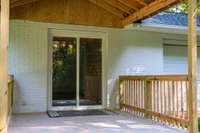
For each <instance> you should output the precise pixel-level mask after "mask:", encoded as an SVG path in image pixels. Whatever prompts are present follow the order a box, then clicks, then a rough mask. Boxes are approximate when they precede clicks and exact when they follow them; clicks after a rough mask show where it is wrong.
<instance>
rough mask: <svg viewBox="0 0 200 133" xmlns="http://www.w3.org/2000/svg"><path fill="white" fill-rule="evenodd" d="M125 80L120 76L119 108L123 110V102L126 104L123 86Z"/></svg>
mask: <svg viewBox="0 0 200 133" xmlns="http://www.w3.org/2000/svg"><path fill="white" fill-rule="evenodd" d="M123 87H124V86H123V82H122V80H121V79H120V78H119V109H120V110H121V109H122V108H123V104H124V100H123V99H124V97H123V95H124V88H123Z"/></svg>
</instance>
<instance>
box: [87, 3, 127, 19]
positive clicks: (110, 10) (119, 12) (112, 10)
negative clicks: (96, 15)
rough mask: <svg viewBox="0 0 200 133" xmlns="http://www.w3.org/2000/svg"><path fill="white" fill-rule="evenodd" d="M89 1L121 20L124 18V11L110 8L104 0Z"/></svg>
mask: <svg viewBox="0 0 200 133" xmlns="http://www.w3.org/2000/svg"><path fill="white" fill-rule="evenodd" d="M89 1H90V2H91V3H93V4H95V5H97V6H99V7H101V8H103V9H105V10H106V11H108V12H110V13H112V14H113V15H116V16H118V17H120V18H124V16H123V12H122V11H120V10H118V9H116V8H114V7H112V6H110V5H109V4H108V3H106V2H105V1H103V0H89Z"/></svg>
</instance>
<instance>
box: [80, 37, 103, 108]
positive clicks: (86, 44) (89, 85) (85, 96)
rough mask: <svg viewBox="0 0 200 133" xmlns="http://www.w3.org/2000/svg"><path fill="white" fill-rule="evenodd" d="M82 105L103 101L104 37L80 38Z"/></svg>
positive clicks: (96, 103) (99, 103)
mask: <svg viewBox="0 0 200 133" xmlns="http://www.w3.org/2000/svg"><path fill="white" fill-rule="evenodd" d="M79 71H80V78H79V79H80V80H79V84H80V90H79V97H80V105H101V103H102V78H101V77H102V39H91V38H80V67H79Z"/></svg>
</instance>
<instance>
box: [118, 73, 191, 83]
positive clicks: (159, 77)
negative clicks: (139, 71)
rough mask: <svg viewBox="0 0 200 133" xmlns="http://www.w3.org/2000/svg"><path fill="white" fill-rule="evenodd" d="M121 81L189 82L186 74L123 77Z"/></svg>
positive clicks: (120, 77)
mask: <svg viewBox="0 0 200 133" xmlns="http://www.w3.org/2000/svg"><path fill="white" fill-rule="evenodd" d="M119 79H120V80H169V81H170V80H171V81H185V80H188V75H186V74H176V75H175V74H174V75H121V76H119Z"/></svg>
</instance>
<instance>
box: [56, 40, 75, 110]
mask: <svg viewBox="0 0 200 133" xmlns="http://www.w3.org/2000/svg"><path fill="white" fill-rule="evenodd" d="M76 42H77V39H76V38H72V37H54V38H53V77H52V80H53V81H52V82H53V91H52V93H53V94H52V97H53V106H72V105H76Z"/></svg>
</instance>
